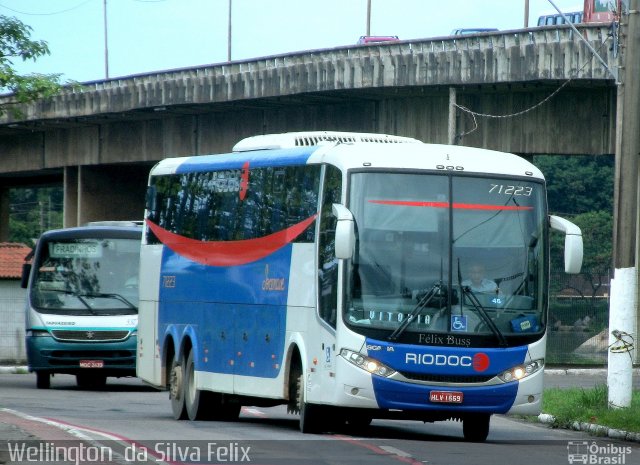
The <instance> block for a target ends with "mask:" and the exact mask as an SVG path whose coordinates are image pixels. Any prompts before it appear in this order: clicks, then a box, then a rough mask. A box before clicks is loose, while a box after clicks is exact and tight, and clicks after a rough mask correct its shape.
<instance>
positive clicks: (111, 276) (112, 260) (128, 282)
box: [31, 238, 140, 315]
mask: <svg viewBox="0 0 640 465" xmlns="http://www.w3.org/2000/svg"><path fill="white" fill-rule="evenodd" d="M42 251H43V253H42V254H41V255H40V256H39V261H38V263H34V264H33V267H34V272H35V275H34V279H33V283H32V287H31V301H32V303H33V306H34V309H35V310H36V311H38V312H43V313H48V314H72V315H130V314H136V313H137V311H138V308H137V305H138V267H139V253H140V252H139V251H140V243H139V241H138V240H135V239H97V238H92V239H56V240H52V241H50V242H48V243H47V244H44V247H42Z"/></svg>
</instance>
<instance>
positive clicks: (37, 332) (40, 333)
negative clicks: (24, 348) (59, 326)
mask: <svg viewBox="0 0 640 465" xmlns="http://www.w3.org/2000/svg"><path fill="white" fill-rule="evenodd" d="M25 335H26V336H27V337H49V336H51V334H49V331H46V330H44V329H27V330H26V331H25Z"/></svg>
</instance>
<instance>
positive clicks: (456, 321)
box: [451, 315, 467, 332]
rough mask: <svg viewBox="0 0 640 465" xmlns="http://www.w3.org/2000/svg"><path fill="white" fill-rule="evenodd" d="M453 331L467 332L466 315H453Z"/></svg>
mask: <svg viewBox="0 0 640 465" xmlns="http://www.w3.org/2000/svg"><path fill="white" fill-rule="evenodd" d="M451 331H460V332H466V331H467V317H466V315H451Z"/></svg>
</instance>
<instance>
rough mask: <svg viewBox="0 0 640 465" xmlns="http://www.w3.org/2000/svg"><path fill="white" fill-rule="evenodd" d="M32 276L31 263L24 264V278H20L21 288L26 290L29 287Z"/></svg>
mask: <svg viewBox="0 0 640 465" xmlns="http://www.w3.org/2000/svg"><path fill="white" fill-rule="evenodd" d="M30 274H31V263H23V264H22V276H21V277H20V287H21V288H22V289H26V288H27V286H28V285H29V275H30Z"/></svg>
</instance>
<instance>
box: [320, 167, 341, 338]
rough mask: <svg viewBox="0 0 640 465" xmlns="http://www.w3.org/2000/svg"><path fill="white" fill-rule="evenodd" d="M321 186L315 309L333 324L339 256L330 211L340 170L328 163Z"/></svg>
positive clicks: (338, 187) (336, 196)
mask: <svg viewBox="0 0 640 465" xmlns="http://www.w3.org/2000/svg"><path fill="white" fill-rule="evenodd" d="M323 186H324V187H323V189H324V190H323V196H322V207H321V211H320V237H319V244H318V312H319V314H320V318H322V319H323V320H324V321H326V322H327V323H329V325H331V326H332V327H333V328H335V327H336V319H337V315H336V313H337V308H338V259H337V258H336V256H335V229H336V221H337V220H336V217H335V216H333V214H332V212H331V206H332V205H333V204H334V203H339V202H340V194H341V192H342V174H341V173H340V170H338V169H337V168H335V167H333V166H329V165H327V167H326V170H325V176H324V184H323Z"/></svg>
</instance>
